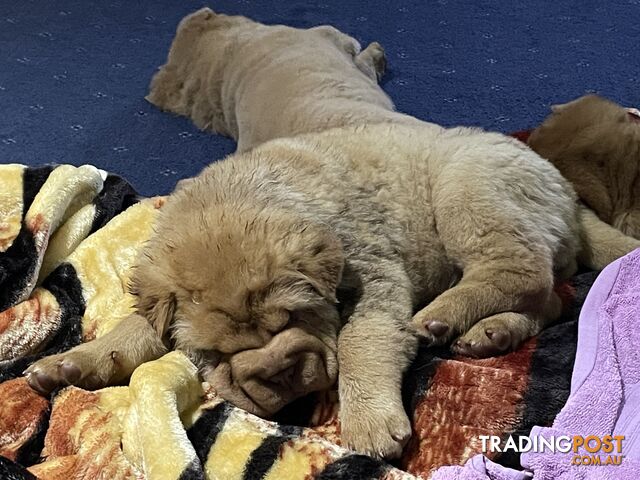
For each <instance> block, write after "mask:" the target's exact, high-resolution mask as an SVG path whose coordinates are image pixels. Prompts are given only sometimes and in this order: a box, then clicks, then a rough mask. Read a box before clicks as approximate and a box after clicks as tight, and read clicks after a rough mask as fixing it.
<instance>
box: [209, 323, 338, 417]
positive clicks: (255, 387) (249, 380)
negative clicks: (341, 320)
mask: <svg viewBox="0 0 640 480" xmlns="http://www.w3.org/2000/svg"><path fill="white" fill-rule="evenodd" d="M337 376H338V363H337V358H336V353H335V349H331V348H329V346H327V345H326V344H325V343H324V342H323V341H321V340H320V339H319V338H317V337H315V336H313V335H311V334H310V333H308V332H306V331H304V330H302V329H301V328H289V329H287V330H284V331H282V332H281V333H279V334H278V335H276V336H275V337H273V339H272V340H271V341H270V342H269V343H268V344H267V345H265V346H264V347H262V348H258V349H254V350H245V351H242V352H239V353H236V354H234V355H232V356H231V357H230V358H228V359H223V360H222V361H221V362H220V363H219V364H218V366H217V367H216V368H215V370H214V371H213V372H212V374H211V375H210V376H209V377H208V378H205V380H207V381H208V382H209V383H210V384H211V385H213V387H214V388H215V389H216V391H217V392H218V394H219V395H220V396H221V397H222V398H224V399H225V400H227V401H229V402H231V403H233V404H234V405H236V406H238V407H240V408H242V409H244V410H247V411H249V412H251V413H253V414H255V415H259V416H262V417H268V416H270V415H273V414H274V413H276V412H277V411H278V410H280V409H281V408H282V407H284V406H285V405H287V404H288V403H291V402H292V401H293V400H295V399H297V398H299V397H302V396H304V395H307V394H309V393H312V392H316V391H319V390H325V389H328V388H330V387H331V386H332V385H333V384H334V383H335V381H336V378H337Z"/></svg>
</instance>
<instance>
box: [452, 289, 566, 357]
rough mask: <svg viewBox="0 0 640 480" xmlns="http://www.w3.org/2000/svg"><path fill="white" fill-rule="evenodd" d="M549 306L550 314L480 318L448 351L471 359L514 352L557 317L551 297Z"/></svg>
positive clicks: (557, 300) (556, 305) (558, 306)
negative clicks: (450, 350)
mask: <svg viewBox="0 0 640 480" xmlns="http://www.w3.org/2000/svg"><path fill="white" fill-rule="evenodd" d="M552 298H553V299H552V300H551V301H550V303H549V305H550V306H551V308H552V310H551V311H547V312H542V313H517V312H504V313H498V314H496V315H491V316H489V317H486V318H483V319H482V320H480V321H479V322H478V323H476V324H475V325H474V326H473V327H471V328H470V329H469V331H468V332H467V333H465V334H464V335H462V336H461V337H460V338H459V339H458V340H456V341H455V342H454V344H453V346H452V347H451V349H452V350H453V351H454V352H455V353H457V354H459V355H466V356H469V357H475V358H486V357H491V356H495V355H501V354H503V353H506V352H508V351H510V350H515V349H516V348H517V347H518V346H519V345H520V344H521V343H522V342H524V341H525V340H526V339H528V338H530V337H532V336H534V335H537V334H538V333H540V332H541V331H542V329H543V328H545V327H546V326H547V325H549V324H550V323H552V322H553V320H554V319H555V318H557V316H558V315H559V312H560V309H561V308H562V303H561V301H560V298H559V297H558V296H557V295H556V294H555V293H554V294H553V295H552Z"/></svg>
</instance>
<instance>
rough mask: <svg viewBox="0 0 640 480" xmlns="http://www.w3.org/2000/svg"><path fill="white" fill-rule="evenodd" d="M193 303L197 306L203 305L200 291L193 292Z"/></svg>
mask: <svg viewBox="0 0 640 480" xmlns="http://www.w3.org/2000/svg"><path fill="white" fill-rule="evenodd" d="M191 302H192V303H194V304H195V305H200V304H201V303H202V292H200V291H198V290H195V291H193V292H191Z"/></svg>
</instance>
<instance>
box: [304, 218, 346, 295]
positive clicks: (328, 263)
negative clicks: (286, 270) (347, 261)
mask: <svg viewBox="0 0 640 480" xmlns="http://www.w3.org/2000/svg"><path fill="white" fill-rule="evenodd" d="M302 242H303V247H302V249H301V251H302V256H301V257H300V258H299V259H298V265H297V270H298V272H300V273H301V274H302V275H304V277H305V280H306V281H307V282H308V283H309V284H310V285H311V286H312V287H313V289H314V290H315V291H316V292H317V293H318V294H319V295H320V296H322V297H323V298H325V299H326V300H329V301H331V302H336V301H337V300H336V289H337V288H338V284H339V283H340V280H341V279H342V269H343V267H344V252H343V250H342V243H341V242H340V240H339V239H338V237H337V236H336V235H334V234H333V233H332V232H330V231H329V230H327V229H324V228H307V229H305V230H304V231H303V232H302Z"/></svg>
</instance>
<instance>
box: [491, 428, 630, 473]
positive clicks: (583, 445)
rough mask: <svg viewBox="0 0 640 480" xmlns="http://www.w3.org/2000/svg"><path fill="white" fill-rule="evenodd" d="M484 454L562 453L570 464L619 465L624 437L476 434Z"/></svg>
mask: <svg viewBox="0 0 640 480" xmlns="http://www.w3.org/2000/svg"><path fill="white" fill-rule="evenodd" d="M478 438H479V439H480V441H481V442H482V452H483V453H502V452H516V453H526V452H535V453H563V454H569V458H570V462H571V465H581V466H599V465H620V464H621V463H622V459H623V458H624V455H622V444H623V442H624V435H604V436H598V435H588V436H582V435H559V436H553V435H550V436H548V437H543V436H533V437H528V436H522V435H520V436H516V437H513V436H511V435H509V436H508V437H507V438H505V439H503V438H502V437H499V436H497V435H479V437H478Z"/></svg>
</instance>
